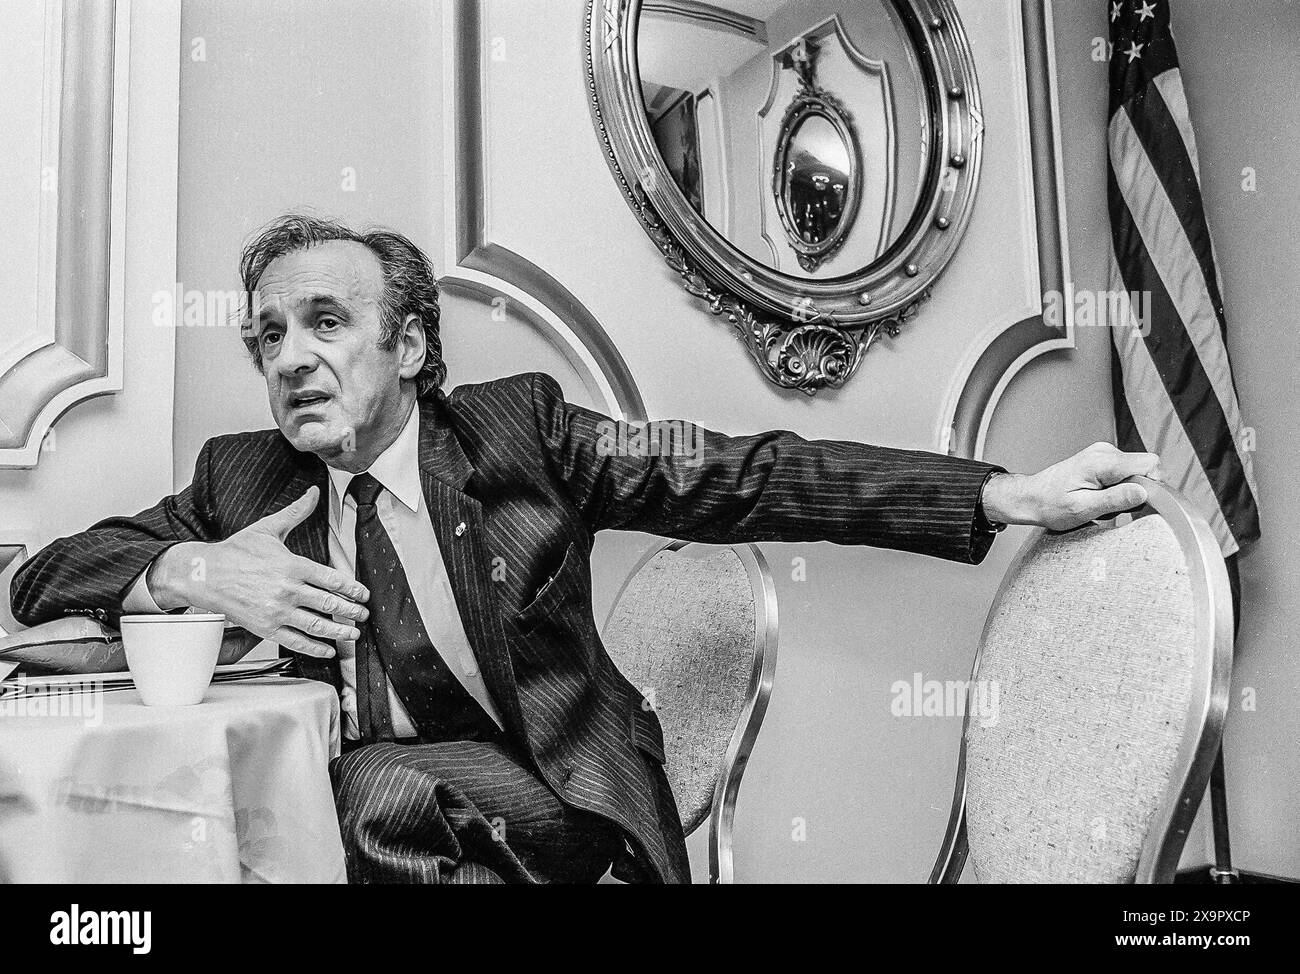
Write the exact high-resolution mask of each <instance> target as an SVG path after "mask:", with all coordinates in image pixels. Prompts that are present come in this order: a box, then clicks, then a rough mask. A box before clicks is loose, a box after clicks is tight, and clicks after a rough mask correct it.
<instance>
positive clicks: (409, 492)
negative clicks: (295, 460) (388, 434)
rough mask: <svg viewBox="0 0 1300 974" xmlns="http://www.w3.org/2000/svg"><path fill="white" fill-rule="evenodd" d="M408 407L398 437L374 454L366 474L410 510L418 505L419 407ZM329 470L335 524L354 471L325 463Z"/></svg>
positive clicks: (339, 517)
mask: <svg viewBox="0 0 1300 974" xmlns="http://www.w3.org/2000/svg"><path fill="white" fill-rule="evenodd" d="M417 406H418V404H417V405H416V406H412V407H411V414H410V415H409V416H407V417H406V425H405V426H403V427H402V431H401V432H400V433H398V434H397V439H395V440H393V442H392V443H390V444H388V448H387V449H386V450H384V452H383V453H381V454H379V456H377V457H375V462H374V463H372V464H371V465H370V469H369V470H367V471H366V473H368V474H370V476H372V477H374V478H375V479H376V480H378V481H379V482H380V483H381V484H383V485H384V487H385V488H387V489H388V491H389V492H390V493H392V495H393V496H394V497H396V498H397V499H398V500H399V501H401V502H402V503H403V504H405V505H406V506H407V507H408V508H410V509H411V511H412V513H414V512H415V511H417V510H419V507H420V492H421V490H422V488H421V486H420V410H419V409H418V408H417ZM326 469H327V470H328V471H329V476H330V486H331V487H332V488H333V490H332V491H331V492H330V515H331V517H332V518H333V519H334V523H336V524H337V523H338V522H339V521H341V520H342V518H343V498H344V497H345V496H347V492H348V484H350V483H352V478H353V477H354V476H355V474H352V473H349V472H348V471H347V470H339V469H338V468H337V467H331V466H329V465H328V464H326Z"/></svg>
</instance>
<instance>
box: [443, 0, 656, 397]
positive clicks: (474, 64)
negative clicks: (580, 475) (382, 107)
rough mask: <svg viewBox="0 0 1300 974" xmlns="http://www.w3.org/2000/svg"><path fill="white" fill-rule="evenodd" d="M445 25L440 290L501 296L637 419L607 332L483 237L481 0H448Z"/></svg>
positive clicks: (548, 281)
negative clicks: (447, 102)
mask: <svg viewBox="0 0 1300 974" xmlns="http://www.w3.org/2000/svg"><path fill="white" fill-rule="evenodd" d="M451 16H452V29H451V30H449V31H444V34H443V36H444V49H443V61H444V65H446V69H445V70H446V75H445V77H446V81H447V84H446V89H447V90H448V91H450V92H451V93H452V94H451V100H452V106H451V107H452V110H451V111H449V112H447V113H446V118H447V122H448V124H447V125H446V126H445V128H444V133H445V136H446V138H445V143H444V144H446V145H448V146H451V147H453V153H454V162H453V165H452V166H451V167H450V172H451V178H449V179H448V180H447V191H448V196H447V200H448V209H447V212H449V213H450V214H451V215H452V216H451V219H450V220H449V221H448V224H449V232H448V233H447V245H448V249H447V253H446V267H447V271H446V273H445V274H444V275H443V277H442V278H441V280H440V282H439V283H440V284H441V285H442V287H443V289H444V290H445V291H448V292H451V293H459V294H462V295H464V296H467V297H470V298H473V299H475V300H480V301H484V302H485V303H491V302H493V301H495V300H497V299H498V298H501V297H504V298H506V299H507V300H508V301H510V303H511V306H512V307H513V308H515V309H517V310H518V311H520V312H521V313H522V314H523V316H524V317H525V318H526V319H527V320H528V321H529V322H530V323H531V324H532V325H533V326H534V327H535V328H536V329H537V330H538V331H539V332H540V333H541V334H542V335H543V336H544V337H545V338H546V339H547V340H548V341H549V342H550V343H551V345H552V346H553V347H554V348H555V349H556V350H557V351H558V352H559V353H560V354H561V355H563V356H564V358H565V360H566V361H567V362H568V363H569V364H570V365H571V366H572V367H573V368H574V370H575V371H577V372H578V374H579V375H581V376H583V377H584V381H585V382H586V384H587V386H588V389H589V391H590V392H591V393H592V394H593V396H594V397H595V398H596V399H598V400H600V401H601V403H602V405H603V407H604V409H605V411H606V412H607V413H608V414H609V415H610V416H612V417H614V418H615V419H627V420H643V419H645V418H646V410H645V402H644V401H643V400H642V397H641V392H640V390H639V389H638V388H637V384H636V381H635V379H633V377H632V372H631V370H630V369H629V368H628V365H627V362H626V361H624V359H623V356H622V354H621V353H620V352H619V350H618V347H617V346H616V345H615V343H614V341H613V339H612V338H611V337H610V335H609V333H608V332H607V331H606V330H605V329H604V327H603V326H602V325H601V324H600V322H599V321H598V320H597V319H596V317H595V315H593V314H592V313H591V312H590V311H589V310H588V309H587V307H586V306H585V305H584V304H583V303H582V302H581V301H580V300H579V299H578V298H577V297H576V296H575V295H574V294H573V293H572V292H571V291H570V290H569V289H568V288H566V287H565V286H564V285H563V284H562V283H561V282H560V281H559V280H557V279H556V278H555V277H554V276H553V275H551V274H549V273H548V272H547V271H546V270H545V269H543V268H542V267H540V266H539V265H537V264H535V263H534V262H533V261H531V260H529V259H528V258H527V257H525V256H524V255H522V254H518V253H515V252H514V251H512V250H510V249H509V248H508V247H505V246H502V245H501V244H498V243H495V242H493V241H492V240H491V239H490V235H489V233H488V230H487V193H488V187H487V158H486V155H485V152H484V127H485V125H486V115H485V111H486V105H485V98H484V93H485V87H486V86H485V83H484V73H483V40H484V38H483V30H482V2H481V0H454V3H453V4H452V5H451Z"/></svg>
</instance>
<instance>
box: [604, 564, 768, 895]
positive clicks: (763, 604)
mask: <svg viewBox="0 0 1300 974" xmlns="http://www.w3.org/2000/svg"><path fill="white" fill-rule="evenodd" d="M685 545H686V542H681V541H670V542H667V543H665V544H663V545H660V546H657V547H655V548H653V549H651V551H650V552H649V553H648V554H647V555H646V556H645V557H644V558H642V559H641V561H640V562H639V563H638V564H637V566H636V567H635V568H634V569H633V570H632V573H631V575H630V576H629V577H628V579H627V581H626V582H624V584H623V588H622V589H621V590H620V591H619V593H618V595H617V597H616V598H615V600H614V606H613V608H612V609H611V610H610V614H609V618H608V619H607V620H606V622H605V625H604V628H603V631H602V633H601V638H602V641H603V642H604V644H605V648H606V649H607V650H608V651H609V654H610V656H611V657H612V658H613V660H614V662H615V664H616V665H617V666H618V668H619V669H620V670H621V671H622V673H623V675H624V676H625V677H627V678H628V680H630V681H631V682H632V684H633V685H634V686H636V687H638V688H639V689H640V690H641V692H642V694H643V695H644V696H645V698H646V699H647V700H648V701H650V702H651V703H652V704H653V705H654V708H655V710H656V712H657V713H658V715H659V718H660V722H661V724H662V725H663V730H664V754H665V757H666V759H667V760H666V762H665V771H666V773H667V775H668V780H669V783H670V784H671V785H672V789H673V795H674V796H675V797H676V799H677V807H678V811H679V814H680V815H681V820H682V826H683V828H684V829H685V830H686V833H687V834H688V835H689V834H690V833H691V832H693V831H694V830H695V829H696V828H698V827H699V826H700V825H701V823H703V821H704V820H705V818H709V819H710V830H709V833H710V834H709V868H710V874H711V878H712V880H713V881H714V882H724V883H726V882H731V880H732V860H731V833H732V827H733V823H734V818H735V804H736V796H737V793H738V791H739V789H740V779H741V776H742V775H743V774H744V770H745V765H746V763H747V762H748V760H749V754H750V752H751V750H752V749H753V746H754V740H755V738H756V737H757V736H758V729H759V725H760V724H761V723H762V720H763V714H764V713H765V711H766V710H767V701H768V697H769V696H770V695H771V691H772V677H773V674H774V672H775V670H776V635H777V616H776V589H775V587H774V586H773V584H772V577H771V573H770V572H769V571H768V568H767V562H766V561H765V560H764V558H763V555H762V553H761V552H760V551H759V550H758V549H757V548H756V547H755V546H753V545H748V544H746V545H736V546H734V547H726V548H715V549H710V550H709V553H708V554H707V555H706V556H704V557H691V556H689V555H686V554H683V553H682V551H681V549H682V548H683V547H685Z"/></svg>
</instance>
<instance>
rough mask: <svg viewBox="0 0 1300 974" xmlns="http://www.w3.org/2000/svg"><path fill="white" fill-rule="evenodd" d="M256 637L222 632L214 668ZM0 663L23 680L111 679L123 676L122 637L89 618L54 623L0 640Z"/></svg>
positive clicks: (235, 658)
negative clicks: (17, 669) (59, 676)
mask: <svg viewBox="0 0 1300 974" xmlns="http://www.w3.org/2000/svg"><path fill="white" fill-rule="evenodd" d="M261 641H262V640H261V637H259V636H254V635H253V634H252V633H251V632H249V631H248V630H247V629H241V628H239V627H238V626H227V627H226V631H225V633H224V635H223V636H222V637H221V655H220V656H218V657H217V665H218V666H224V665H227V664H230V663H237V662H239V660H241V659H243V658H244V657H245V656H247V655H248V653H249V651H251V650H252V648H253V647H254V646H256V645H257V644H258V643H260V642H261ZM0 663H18V664H19V665H20V666H21V667H22V670H23V672H24V673H26V674H27V675H28V676H48V675H50V674H53V673H117V672H121V671H124V670H126V668H127V666H126V651H125V650H124V649H123V648H122V634H121V633H120V632H118V631H117V630H116V629H113V628H110V627H109V626H106V625H104V623H102V622H100V621H99V620H98V619H92V618H90V617H89V616H69V617H68V618H66V619H55V620H54V621H53V622H45V623H42V624H41V625H39V626H32V627H31V628H30V629H22V630H20V631H18V632H16V633H13V634H12V635H9V636H0Z"/></svg>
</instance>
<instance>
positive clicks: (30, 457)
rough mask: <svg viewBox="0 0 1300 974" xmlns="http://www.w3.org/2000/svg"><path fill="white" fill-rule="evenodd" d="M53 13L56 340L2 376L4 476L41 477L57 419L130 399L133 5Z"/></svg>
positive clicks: (38, 346)
mask: <svg viewBox="0 0 1300 974" xmlns="http://www.w3.org/2000/svg"><path fill="white" fill-rule="evenodd" d="M47 9H48V10H50V11H52V12H53V14H54V15H57V16H58V17H60V19H61V25H62V26H61V31H60V42H61V43H60V45H59V46H61V48H62V50H61V57H60V58H58V59H55V60H52V61H51V60H47V70H51V69H52V68H53V65H54V64H57V63H60V62H61V75H60V82H61V83H60V85H59V88H60V94H61V98H60V100H59V103H58V105H57V106H55V105H53V104H51V103H50V102H47V106H46V114H45V126H46V132H45V133H44V135H43V140H44V144H45V146H46V152H45V153H44V155H45V157H46V158H49V157H50V152H51V151H53V150H52V148H51V147H55V146H56V147H57V158H58V169H57V173H58V175H57V184H56V185H57V205H56V206H54V207H46V211H47V212H46V213H43V215H42V222H43V224H45V221H46V219H47V216H48V215H52V216H54V219H55V220H56V224H55V230H54V232H53V233H47V232H46V226H47V224H45V225H43V226H42V230H41V233H40V237H41V239H40V241H39V245H40V246H41V249H42V253H41V256H40V260H41V262H42V266H44V267H49V266H50V265H51V264H52V268H53V274H52V283H53V306H52V308H50V309H49V315H50V318H51V320H52V325H53V327H52V329H48V324H49V322H37V323H36V324H35V328H34V329H33V330H34V332H35V333H36V334H37V335H38V336H39V335H41V334H42V332H43V333H44V335H45V336H47V340H40V341H37V342H33V343H30V344H29V345H28V347H27V348H26V349H25V350H21V351H20V355H19V357H18V358H17V361H15V362H14V363H13V364H11V365H10V366H9V367H8V368H7V369H6V370H5V371H4V374H3V375H0V468H14V467H18V468H27V467H34V466H35V465H36V463H37V461H38V459H39V457H40V450H41V443H42V441H43V440H44V438H45V436H46V434H47V433H48V432H49V430H50V429H51V427H53V425H54V423H55V422H56V421H57V420H58V418H59V416H61V415H62V414H63V413H64V412H66V411H67V410H68V409H70V408H71V407H72V406H74V405H76V404H77V403H79V402H81V401H83V400H85V399H88V398H90V397H92V396H100V395H105V394H108V393H113V392H118V391H120V390H121V388H122V314H123V309H122V302H123V284H124V274H123V267H124V263H123V247H122V245H123V240H124V234H125V229H126V228H125V206H126V193H125V178H126V165H125V162H126V133H127V126H126V120H127V82H128V78H129V68H130V65H129V51H128V48H129V37H130V22H131V20H130V0H115V2H106V3H67V4H59V3H58V0H54V2H52V3H50V4H48V6H47ZM51 46H52V45H51ZM48 52H49V47H47V58H48ZM49 90H50V86H49V85H47V91H49ZM51 126H54V129H53V130H51V128H50V127H51ZM56 133H57V134H56ZM51 247H52V248H53V249H52V252H51V251H50V248H51ZM42 305H43V306H44V307H46V308H48V307H49V301H48V298H46V299H45V300H44V301H42Z"/></svg>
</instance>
